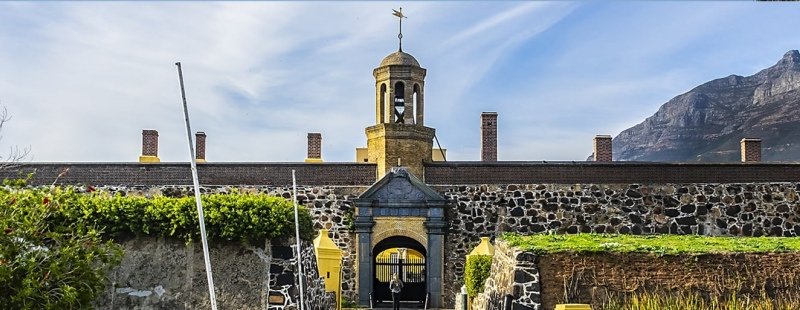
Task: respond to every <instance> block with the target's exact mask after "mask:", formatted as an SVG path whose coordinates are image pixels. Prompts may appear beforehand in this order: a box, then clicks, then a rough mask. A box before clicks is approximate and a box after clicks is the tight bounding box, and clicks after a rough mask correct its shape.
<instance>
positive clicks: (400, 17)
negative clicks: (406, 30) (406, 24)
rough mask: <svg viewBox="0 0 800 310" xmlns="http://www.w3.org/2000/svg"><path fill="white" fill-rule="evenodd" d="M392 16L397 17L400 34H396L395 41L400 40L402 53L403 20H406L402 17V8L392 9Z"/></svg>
mask: <svg viewBox="0 0 800 310" xmlns="http://www.w3.org/2000/svg"><path fill="white" fill-rule="evenodd" d="M392 15H394V16H397V18H398V19H399V20H400V33H398V34H397V39H398V40H400V51H401V52H402V51H403V18H408V17H406V16H405V15H403V8H402V7H401V8H400V10H395V9H392Z"/></svg>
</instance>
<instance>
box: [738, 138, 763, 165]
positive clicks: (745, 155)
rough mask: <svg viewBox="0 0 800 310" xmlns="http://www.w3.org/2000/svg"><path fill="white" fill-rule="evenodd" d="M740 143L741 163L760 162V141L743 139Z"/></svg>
mask: <svg viewBox="0 0 800 310" xmlns="http://www.w3.org/2000/svg"><path fill="white" fill-rule="evenodd" d="M740 143H741V145H742V162H743V163H750V162H759V161H761V139H754V138H744V139H742V141H741V142H740Z"/></svg>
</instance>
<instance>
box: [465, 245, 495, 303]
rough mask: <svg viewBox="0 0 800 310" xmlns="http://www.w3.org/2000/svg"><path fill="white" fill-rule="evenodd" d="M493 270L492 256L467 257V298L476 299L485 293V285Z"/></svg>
mask: <svg viewBox="0 0 800 310" xmlns="http://www.w3.org/2000/svg"><path fill="white" fill-rule="evenodd" d="M491 268H492V256H489V255H470V256H467V265H466V267H465V268H464V281H465V282H466V285H467V296H469V297H475V296H477V295H478V294H479V293H482V292H483V284H484V283H485V282H486V278H488V277H489V272H490V271H491Z"/></svg>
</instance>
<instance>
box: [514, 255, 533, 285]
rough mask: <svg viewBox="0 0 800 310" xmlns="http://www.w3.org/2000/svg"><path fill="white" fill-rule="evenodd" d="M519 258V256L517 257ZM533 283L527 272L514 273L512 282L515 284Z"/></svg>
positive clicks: (518, 271)
mask: <svg viewBox="0 0 800 310" xmlns="http://www.w3.org/2000/svg"><path fill="white" fill-rule="evenodd" d="M518 257H519V256H518ZM531 281H533V277H532V276H531V275H529V274H528V273H527V272H524V271H521V270H517V271H515V272H514V282H516V283H528V282H531Z"/></svg>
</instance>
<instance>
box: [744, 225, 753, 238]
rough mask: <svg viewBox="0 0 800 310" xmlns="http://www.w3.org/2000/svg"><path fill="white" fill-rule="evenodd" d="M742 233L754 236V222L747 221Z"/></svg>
mask: <svg viewBox="0 0 800 310" xmlns="http://www.w3.org/2000/svg"><path fill="white" fill-rule="evenodd" d="M742 235H745V236H752V235H753V224H751V223H747V224H744V226H742Z"/></svg>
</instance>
